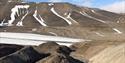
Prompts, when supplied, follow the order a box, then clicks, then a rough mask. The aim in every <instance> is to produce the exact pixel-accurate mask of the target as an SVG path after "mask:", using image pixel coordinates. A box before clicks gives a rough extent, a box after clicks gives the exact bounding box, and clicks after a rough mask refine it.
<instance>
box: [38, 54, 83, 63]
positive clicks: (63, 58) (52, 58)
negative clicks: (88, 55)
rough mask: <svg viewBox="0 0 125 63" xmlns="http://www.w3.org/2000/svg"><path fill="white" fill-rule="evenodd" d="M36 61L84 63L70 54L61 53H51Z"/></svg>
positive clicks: (40, 62) (42, 62)
mask: <svg viewBox="0 0 125 63" xmlns="http://www.w3.org/2000/svg"><path fill="white" fill-rule="evenodd" d="M36 63H84V62H81V61H79V60H77V59H74V58H72V57H70V56H65V55H63V54H56V55H51V56H49V57H47V58H45V59H42V60H40V61H38V62H36Z"/></svg>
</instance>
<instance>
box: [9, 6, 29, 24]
mask: <svg viewBox="0 0 125 63" xmlns="http://www.w3.org/2000/svg"><path fill="white" fill-rule="evenodd" d="M29 7H30V6H29V5H16V6H15V7H14V8H12V9H11V12H12V13H11V15H10V17H11V20H8V26H12V23H13V22H14V20H15V15H16V14H17V15H18V16H19V9H20V8H22V9H28V8H29Z"/></svg>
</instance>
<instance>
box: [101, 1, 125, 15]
mask: <svg viewBox="0 0 125 63" xmlns="http://www.w3.org/2000/svg"><path fill="white" fill-rule="evenodd" d="M101 9H104V10H107V11H111V12H116V13H125V0H123V1H121V2H115V3H112V4H110V5H106V6H103V7H101Z"/></svg>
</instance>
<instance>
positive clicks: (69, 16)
mask: <svg viewBox="0 0 125 63" xmlns="http://www.w3.org/2000/svg"><path fill="white" fill-rule="evenodd" d="M67 18H68V19H70V20H71V21H73V22H74V23H77V24H78V22H77V21H75V20H74V19H72V18H71V13H69V14H68V16H67Z"/></svg>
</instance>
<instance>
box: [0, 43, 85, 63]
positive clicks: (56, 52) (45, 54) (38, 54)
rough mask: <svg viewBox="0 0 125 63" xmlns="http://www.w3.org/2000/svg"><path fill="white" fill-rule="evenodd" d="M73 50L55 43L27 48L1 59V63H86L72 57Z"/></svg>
mask: <svg viewBox="0 0 125 63" xmlns="http://www.w3.org/2000/svg"><path fill="white" fill-rule="evenodd" d="M71 52H72V50H71V49H70V48H69V47H67V46H63V45H58V44H57V43H55V42H48V43H43V44H41V45H40V46H37V47H36V46H25V47H24V48H22V49H20V50H18V51H17V52H15V53H12V54H10V55H7V56H4V57H2V58H0V63H84V62H82V61H79V60H78V59H74V58H73V57H71V56H70V53H71Z"/></svg>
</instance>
